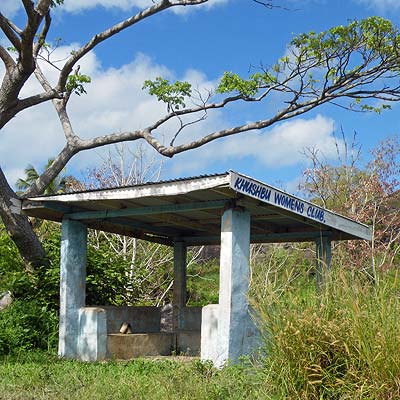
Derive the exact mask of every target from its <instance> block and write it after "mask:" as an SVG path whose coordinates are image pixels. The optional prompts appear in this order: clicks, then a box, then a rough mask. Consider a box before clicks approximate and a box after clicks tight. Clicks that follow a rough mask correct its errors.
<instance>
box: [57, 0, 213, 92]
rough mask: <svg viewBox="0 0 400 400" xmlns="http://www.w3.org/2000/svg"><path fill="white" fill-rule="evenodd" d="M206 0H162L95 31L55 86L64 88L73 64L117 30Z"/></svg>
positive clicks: (65, 67)
mask: <svg viewBox="0 0 400 400" xmlns="http://www.w3.org/2000/svg"><path fill="white" fill-rule="evenodd" d="M207 1H208V0H186V1H184V0H182V1H176V2H171V1H168V0H162V1H160V2H159V3H156V4H155V5H154V6H151V7H149V8H146V9H144V10H142V11H140V12H139V13H137V14H136V15H134V16H132V17H130V18H127V19H125V20H124V21H122V22H120V23H118V24H116V25H114V26H112V27H111V28H109V29H106V30H105V31H103V32H100V33H97V34H96V35H94V36H93V37H92V38H91V39H90V40H89V41H88V42H87V43H86V44H85V45H83V46H82V47H81V48H80V49H79V50H77V51H75V52H74V53H73V55H72V56H71V57H70V58H69V60H68V61H67V62H66V63H65V65H64V67H63V69H62V71H61V74H60V77H59V80H58V85H57V87H58V88H59V89H63V88H65V85H66V82H67V78H68V76H69V74H70V73H71V72H72V69H73V67H74V65H75V64H76V63H77V62H78V61H79V60H80V59H81V58H82V57H83V56H84V55H86V54H87V53H89V51H90V50H93V48H94V47H96V46H97V45H98V44H99V43H101V42H103V41H105V40H107V39H109V38H111V37H112V36H115V35H116V34H118V33H119V32H121V31H123V30H124V29H126V28H129V27H131V26H132V25H134V24H136V23H138V22H140V21H143V20H144V19H146V18H149V17H151V16H153V15H155V14H157V13H159V12H161V11H163V10H166V9H167V8H170V7H174V6H179V5H183V6H187V5H198V4H202V3H206V2H207Z"/></svg>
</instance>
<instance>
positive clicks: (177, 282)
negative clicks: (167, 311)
mask: <svg viewBox="0 0 400 400" xmlns="http://www.w3.org/2000/svg"><path fill="white" fill-rule="evenodd" d="M186 257H187V246H186V243H185V242H175V243H174V286H173V307H174V308H173V320H174V323H173V325H174V330H175V331H178V330H181V329H183V328H184V320H183V318H184V313H183V310H184V308H185V306H186Z"/></svg>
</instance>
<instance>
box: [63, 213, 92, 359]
mask: <svg viewBox="0 0 400 400" xmlns="http://www.w3.org/2000/svg"><path fill="white" fill-rule="evenodd" d="M86 247H87V228H86V226H85V225H84V224H82V223H80V222H78V221H72V220H68V219H65V220H63V222H62V227H61V265H60V328H59V344H58V354H59V356H60V357H65V358H77V356H78V354H77V353H78V334H79V308H81V307H84V305H85V281H86Z"/></svg>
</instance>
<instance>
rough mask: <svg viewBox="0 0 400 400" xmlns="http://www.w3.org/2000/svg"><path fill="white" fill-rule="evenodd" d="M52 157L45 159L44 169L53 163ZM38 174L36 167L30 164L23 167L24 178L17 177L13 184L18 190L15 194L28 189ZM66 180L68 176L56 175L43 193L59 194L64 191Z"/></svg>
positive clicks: (20, 193)
mask: <svg viewBox="0 0 400 400" xmlns="http://www.w3.org/2000/svg"><path fill="white" fill-rule="evenodd" d="M53 162H54V159H52V158H50V159H49V160H48V161H47V164H46V166H45V170H46V169H48V168H50V166H51V164H53ZM39 176H40V174H39V172H38V171H37V169H36V168H35V167H34V166H33V165H32V164H29V165H28V166H27V167H26V168H25V177H24V178H19V179H18V180H17V183H16V184H15V186H16V187H17V189H19V190H20V192H17V194H19V195H22V194H23V193H24V191H25V190H27V189H29V188H30V187H31V185H33V184H34V183H35V181H36V180H37V179H38V178H39ZM67 180H68V177H65V176H62V175H57V176H56V177H55V178H54V179H53V180H52V181H51V182H50V183H49V185H48V186H47V187H46V189H45V190H44V191H43V194H46V195H50V194H59V193H62V192H65V189H66V186H67Z"/></svg>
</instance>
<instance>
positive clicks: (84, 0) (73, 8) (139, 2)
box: [0, 0, 230, 18]
mask: <svg viewBox="0 0 400 400" xmlns="http://www.w3.org/2000/svg"><path fill="white" fill-rule="evenodd" d="M228 1H230V0H208V2H207V3H204V4H201V5H195V6H176V7H172V8H171V10H172V11H173V12H174V13H175V14H186V13H187V12H190V11H195V10H196V9H210V8H213V7H215V6H218V5H221V4H225V3H227V2H228ZM152 5H154V1H153V0H65V1H64V4H63V5H62V6H59V7H58V8H56V13H59V12H70V13H77V12H81V11H85V10H90V9H93V8H98V7H103V8H105V9H119V10H122V11H132V10H134V9H143V8H147V7H150V6H152ZM21 9H22V3H21V1H20V0H1V5H0V11H1V12H2V13H3V14H4V15H6V16H7V17H8V18H12V17H13V16H14V15H15V14H17V12H18V11H19V10H21Z"/></svg>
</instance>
